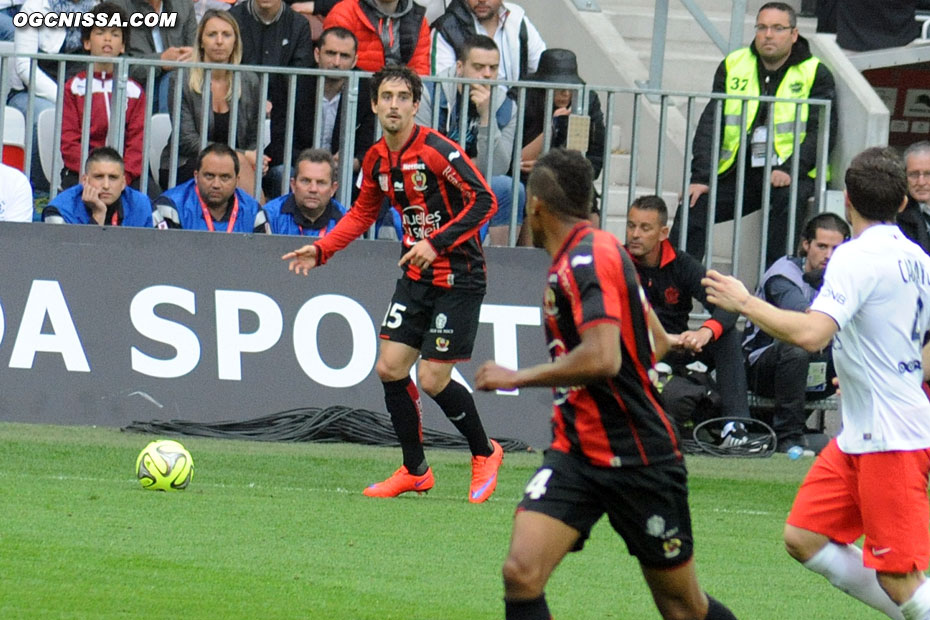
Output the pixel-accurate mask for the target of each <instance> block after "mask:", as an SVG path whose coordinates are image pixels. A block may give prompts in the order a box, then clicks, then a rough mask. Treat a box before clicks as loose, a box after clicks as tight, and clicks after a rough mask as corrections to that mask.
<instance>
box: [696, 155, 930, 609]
mask: <svg viewBox="0 0 930 620" xmlns="http://www.w3.org/2000/svg"><path fill="white" fill-rule="evenodd" d="M906 194H907V181H906V178H905V175H904V165H903V163H902V162H901V161H900V159H899V158H898V157H897V155H896V154H895V153H894V152H893V151H891V150H890V149H883V148H871V149H868V150H866V151H863V152H862V153H860V154H859V155H857V156H856V157H855V158H854V159H853V161H852V163H851V164H850V166H849V169H848V170H847V172H846V219H847V220H849V222H850V224H851V225H852V229H853V237H854V239H853V240H852V241H849V242H847V243H846V244H844V245H841V246H839V247H838V248H837V249H836V251H835V252H834V254H833V258H831V259H830V263H829V265H827V272H826V275H825V279H824V285H823V288H822V289H821V290H820V294H819V295H818V297H817V298H816V299H815V300H814V303H813V304H812V305H811V307H810V310H809V311H808V312H792V311H789V310H781V309H778V308H775V307H774V306H772V305H770V304H767V303H766V302H764V301H762V300H761V299H759V298H758V297H754V296H753V295H751V294H750V293H749V292H748V291H747V290H746V288H745V287H744V286H743V285H742V284H741V283H740V282H739V280H736V279H735V278H732V277H729V276H723V275H721V274H719V273H717V272H716V271H710V272H708V274H707V277H706V278H705V279H704V281H703V284H704V286H706V287H707V299H708V301H709V302H710V303H712V304H714V305H715V306H717V307H718V308H724V309H726V310H730V311H733V312H741V313H742V314H744V315H746V317H747V318H749V319H750V320H752V322H753V323H755V324H756V325H759V326H760V327H761V328H762V329H764V330H765V331H766V332H768V333H769V334H771V335H772V336H774V337H776V338H778V339H780V340H784V341H786V342H789V343H792V344H795V345H798V346H801V347H804V348H805V349H807V350H808V351H815V350H818V349H820V348H822V347H824V346H826V345H827V344H828V343H829V342H830V340H831V339H832V340H833V359H834V362H835V364H836V371H837V375H838V376H839V380H840V386H841V388H842V394H841V396H840V399H841V410H842V415H843V429H842V431H840V434H839V435H838V436H837V437H836V438H835V439H833V440H831V442H830V443H829V445H828V446H827V447H826V448H825V449H824V450H823V452H821V454H820V456H819V457H818V458H817V460H816V461H814V464H813V466H812V467H811V469H810V471H809V472H808V474H807V477H806V478H805V479H804V482H803V483H802V484H801V488H800V490H799V491H798V494H797V497H796V498H795V501H794V505H793V506H792V508H791V513H790V514H789V515H788V521H787V524H786V525H785V533H784V537H785V546H786V547H787V550H788V553H789V554H790V555H791V556H792V557H794V558H795V559H796V560H798V561H799V562H801V563H803V564H804V566H805V567H806V568H808V569H810V570H812V571H814V572H816V573H820V574H821V575H823V576H824V577H826V578H827V579H828V580H829V581H830V583H832V584H833V585H834V586H836V587H837V588H839V589H840V590H843V591H844V592H846V593H847V594H849V595H851V596H853V597H855V598H857V599H859V600H860V601H862V602H864V603H866V604H867V605H870V606H872V607H874V608H876V609H878V610H880V611H882V612H883V613H885V614H886V615H887V616H888V617H889V618H903V619H904V620H930V582H928V581H926V579H925V577H924V574H923V571H925V570H926V569H927V566H928V562H930V534H928V520H930V505H928V501H927V477H928V471H930V401H928V400H927V396H926V395H925V394H924V393H923V391H922V390H921V382H922V380H923V378H924V371H923V369H926V368H927V367H928V366H930V347H922V344H923V342H924V337H925V334H926V332H927V330H928V327H930V257H928V256H927V255H926V254H924V253H923V251H922V250H921V249H920V247H919V246H917V245H916V244H914V243H912V242H911V241H909V240H908V239H907V238H906V237H905V236H904V235H903V234H902V233H901V231H900V230H899V229H898V228H897V226H895V224H894V222H895V214H896V213H897V212H898V209H899V207H903V206H904V204H905V202H906V200H907V195H906ZM863 534H865V543H864V545H863V548H862V549H859V548H858V547H857V546H855V545H854V544H853V543H854V541H856V540H857V539H858V538H859V537H860V536H862V535H863Z"/></svg>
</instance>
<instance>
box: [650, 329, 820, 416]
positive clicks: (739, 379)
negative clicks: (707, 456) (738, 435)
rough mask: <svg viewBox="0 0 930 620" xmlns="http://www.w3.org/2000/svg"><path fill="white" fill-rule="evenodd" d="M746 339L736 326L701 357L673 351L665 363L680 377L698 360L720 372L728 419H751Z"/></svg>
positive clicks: (712, 344) (721, 391)
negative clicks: (745, 359) (685, 369)
mask: <svg viewBox="0 0 930 620" xmlns="http://www.w3.org/2000/svg"><path fill="white" fill-rule="evenodd" d="M742 338H743V333H742V332H741V331H740V330H738V329H736V328H735V327H734V328H733V329H728V330H727V331H725V332H723V333H722V334H721V335H720V338H719V339H718V340H714V341H713V342H709V343H708V344H707V346H706V347H704V349H703V350H702V351H701V352H700V353H699V354H697V355H692V354H691V353H690V352H686V351H669V352H668V354H667V355H666V356H665V357H664V358H663V359H662V361H663V362H665V363H666V364H668V365H669V366H671V367H672V369H673V370H675V371H678V372H679V374H680V371H679V369H680V368H682V367H684V366H687V365H688V364H690V363H691V362H694V361H700V362H701V363H703V364H704V365H705V366H707V368H708V370H714V369H716V371H717V389H718V390H719V391H720V406H721V409H722V410H723V411H722V413H723V415H724V417H728V418H748V417H749V404H748V400H747V397H746V369H745V368H744V366H743V353H742V351H741V349H740V342H741V341H742ZM805 372H806V371H805ZM806 377H807V375H805V380H806Z"/></svg>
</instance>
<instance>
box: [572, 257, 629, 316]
mask: <svg viewBox="0 0 930 620" xmlns="http://www.w3.org/2000/svg"><path fill="white" fill-rule="evenodd" d="M609 250H610V248H607V247H604V246H603V245H602V244H601V243H598V242H596V241H595V243H593V244H590V245H589V244H586V243H583V244H578V245H576V246H575V247H574V248H573V249H572V250H571V253H570V254H569V256H568V264H569V267H570V268H571V273H572V281H573V286H574V287H575V288H576V291H573V296H574V297H575V299H576V300H577V301H576V303H574V304H572V312H573V313H575V316H574V320H575V325H577V326H578V333H579V334H580V333H581V332H583V331H585V330H586V329H588V328H590V327H593V326H594V325H597V324H599V323H605V322H606V323H613V324H615V325H618V326H619V325H621V322H622V316H621V312H622V311H621V308H622V303H621V300H620V287H619V286H618V285H619V279H620V278H621V277H622V274H621V268H620V263H619V258H620V256H619V253H618V252H616V251H613V252H611V251H609Z"/></svg>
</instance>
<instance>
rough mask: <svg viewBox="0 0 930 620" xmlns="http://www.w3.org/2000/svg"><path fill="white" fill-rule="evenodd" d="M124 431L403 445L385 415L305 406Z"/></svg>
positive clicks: (448, 441) (426, 432)
mask: <svg viewBox="0 0 930 620" xmlns="http://www.w3.org/2000/svg"><path fill="white" fill-rule="evenodd" d="M122 430H124V431H132V432H137V433H155V434H159V435H187V436H192V437H214V438H218V439H250V440H253V441H313V442H324V443H336V442H340V443H360V444H366V445H370V446H398V445H399V444H398V443H397V436H396V435H395V434H394V427H393V425H392V424H391V419H390V417H389V416H388V415H386V414H384V413H378V412H375V411H369V410H368V409H355V408H352V407H344V406H340V405H337V406H334V407H326V408H320V407H302V408H299V409H291V410H289V411H282V412H280V413H272V414H270V415H266V416H263V417H260V418H254V419H251V420H244V421H227V422H188V421H185V420H168V421H163V420H152V421H150V422H139V421H134V422H132V423H131V424H129V425H127V426H125V427H123V429H122ZM494 439H496V440H497V441H498V442H499V443H500V444H501V447H503V448H504V451H505V452H532V451H533V448H532V447H531V446H530V445H529V444H527V443H526V442H523V441H520V440H519V439H508V438H501V437H495V438H494ZM423 445H424V446H426V447H431V448H450V449H455V450H466V449H468V442H467V441H466V440H465V438H464V437H462V436H461V435H459V434H458V433H447V432H444V431H437V430H434V429H429V428H424V429H423Z"/></svg>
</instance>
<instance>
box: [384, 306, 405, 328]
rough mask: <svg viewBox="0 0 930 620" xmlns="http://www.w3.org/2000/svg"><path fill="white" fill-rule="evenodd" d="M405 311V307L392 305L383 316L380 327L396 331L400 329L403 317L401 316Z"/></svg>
mask: <svg viewBox="0 0 930 620" xmlns="http://www.w3.org/2000/svg"><path fill="white" fill-rule="evenodd" d="M406 309H407V306H405V305H404V304H399V303H396V302H395V303H393V304H391V307H390V308H388V311H387V312H386V313H385V314H384V320H383V321H381V326H382V327H387V328H388V329H397V328H398V327H400V324H401V323H403V322H404V315H403V314H401V313H402V312H404V311H405V310H406Z"/></svg>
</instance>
